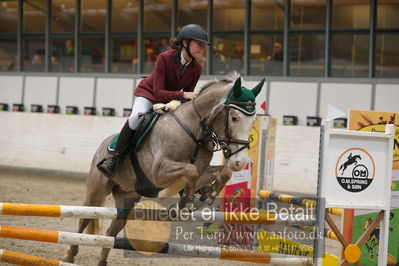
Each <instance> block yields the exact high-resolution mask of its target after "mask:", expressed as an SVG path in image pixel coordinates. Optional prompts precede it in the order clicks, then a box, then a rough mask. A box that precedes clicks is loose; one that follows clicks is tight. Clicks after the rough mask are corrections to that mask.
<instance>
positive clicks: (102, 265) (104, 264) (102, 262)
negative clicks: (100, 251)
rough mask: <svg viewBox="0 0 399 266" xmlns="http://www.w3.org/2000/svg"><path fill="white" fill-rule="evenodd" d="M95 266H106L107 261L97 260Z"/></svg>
mask: <svg viewBox="0 0 399 266" xmlns="http://www.w3.org/2000/svg"><path fill="white" fill-rule="evenodd" d="M97 266H107V261H106V260H100V261H99V262H98V264H97Z"/></svg>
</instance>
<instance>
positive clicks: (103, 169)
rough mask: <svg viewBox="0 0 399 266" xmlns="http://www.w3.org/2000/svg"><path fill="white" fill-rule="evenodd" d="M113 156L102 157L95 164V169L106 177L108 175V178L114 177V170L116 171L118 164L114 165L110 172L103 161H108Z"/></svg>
mask: <svg viewBox="0 0 399 266" xmlns="http://www.w3.org/2000/svg"><path fill="white" fill-rule="evenodd" d="M113 158H114V157H109V158H104V159H102V160H101V161H100V162H99V163H98V164H97V165H96V167H97V169H98V170H99V171H100V172H101V173H102V174H103V175H105V176H106V177H108V178H109V179H112V178H114V177H115V175H116V172H117V170H118V164H117V165H116V166H115V169H114V171H112V172H110V171H109V169H108V167H104V165H103V164H104V162H105V161H108V160H110V159H111V160H112V159H113Z"/></svg>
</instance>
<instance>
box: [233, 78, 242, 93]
mask: <svg viewBox="0 0 399 266" xmlns="http://www.w3.org/2000/svg"><path fill="white" fill-rule="evenodd" d="M232 90H233V98H238V97H240V96H241V77H239V78H238V79H237V80H236V82H235V83H234V86H233V89H232Z"/></svg>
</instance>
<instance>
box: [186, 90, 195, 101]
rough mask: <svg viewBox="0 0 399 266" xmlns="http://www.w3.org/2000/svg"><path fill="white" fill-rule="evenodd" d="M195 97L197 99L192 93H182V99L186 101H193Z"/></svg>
mask: <svg viewBox="0 0 399 266" xmlns="http://www.w3.org/2000/svg"><path fill="white" fill-rule="evenodd" d="M195 97H197V94H196V93H194V92H186V91H185V92H184V93H183V98H184V99H187V100H193V99H194V98H195Z"/></svg>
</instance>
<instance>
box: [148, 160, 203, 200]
mask: <svg viewBox="0 0 399 266" xmlns="http://www.w3.org/2000/svg"><path fill="white" fill-rule="evenodd" d="M154 176H156V180H154V181H155V182H154V183H155V184H156V185H157V186H158V187H162V186H164V185H165V183H166V184H170V183H172V182H173V181H175V180H176V179H178V178H180V177H182V176H184V177H185V185H184V192H183V195H182V196H181V198H180V203H179V207H180V208H184V207H187V205H190V204H189V203H192V201H193V198H194V192H195V189H196V187H197V183H198V179H199V175H198V171H197V168H196V167H195V165H193V164H191V163H180V162H176V161H172V160H163V161H162V162H161V163H160V164H159V167H157V172H156V173H155V175H154Z"/></svg>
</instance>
